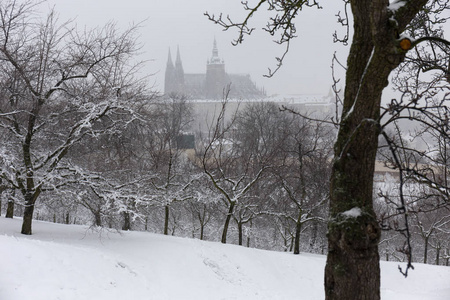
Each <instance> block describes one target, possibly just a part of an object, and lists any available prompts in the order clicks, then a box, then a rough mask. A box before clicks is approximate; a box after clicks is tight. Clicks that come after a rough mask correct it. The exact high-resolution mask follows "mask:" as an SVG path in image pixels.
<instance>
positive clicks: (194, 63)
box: [41, 0, 348, 95]
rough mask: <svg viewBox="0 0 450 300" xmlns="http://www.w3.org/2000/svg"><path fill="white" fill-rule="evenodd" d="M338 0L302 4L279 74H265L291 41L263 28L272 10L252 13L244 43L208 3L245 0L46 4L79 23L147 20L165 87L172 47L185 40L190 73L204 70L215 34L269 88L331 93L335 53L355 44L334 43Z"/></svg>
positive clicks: (146, 38) (150, 49)
mask: <svg viewBox="0 0 450 300" xmlns="http://www.w3.org/2000/svg"><path fill="white" fill-rule="evenodd" d="M335 2H338V3H324V4H326V5H328V7H327V8H324V9H321V10H318V9H316V8H308V9H305V10H304V11H302V12H301V14H300V15H299V16H298V17H297V22H296V25H297V31H298V33H297V34H298V38H296V39H295V40H294V41H293V43H292V44H291V48H290V53H289V54H288V56H287V57H286V59H285V62H284V65H283V67H282V68H281V70H280V71H279V72H278V73H277V74H276V75H275V76H274V77H273V78H271V79H267V78H264V77H263V75H264V74H267V68H268V67H270V68H274V67H275V64H276V61H275V57H276V56H280V55H281V54H282V53H283V50H284V48H283V46H279V45H276V44H275V43H273V42H272V39H273V37H271V36H270V35H268V34H267V33H265V32H263V31H262V30H261V27H264V26H265V23H266V21H267V19H268V16H269V15H268V13H267V12H266V11H263V12H262V13H261V14H259V15H258V17H255V18H253V19H252V26H253V27H256V28H257V31H255V32H254V34H253V35H252V36H250V37H246V38H245V41H244V43H243V44H242V45H239V46H236V47H235V46H232V45H231V41H232V40H233V39H234V38H236V37H237V32H236V31H235V30H234V31H227V32H224V31H222V28H221V27H219V26H218V25H215V24H213V23H212V22H211V21H209V20H208V19H207V18H206V17H205V16H204V15H203V14H204V12H206V11H208V12H210V13H211V14H212V13H214V14H216V15H218V14H219V13H220V12H223V13H224V14H225V15H226V14H230V16H231V17H232V19H234V20H236V21H240V20H242V18H243V16H244V13H245V12H244V10H243V9H242V5H241V4H240V0H189V1H187V0H127V1H124V0H95V1H92V0H49V1H48V3H46V4H43V5H42V6H41V7H42V10H43V11H45V9H49V8H50V7H52V6H54V7H55V10H56V11H57V12H58V13H59V15H60V20H61V21H65V20H67V19H74V21H75V23H77V25H78V27H79V28H84V26H86V27H88V28H91V27H96V26H103V25H104V24H105V23H107V22H108V21H111V20H114V21H116V22H117V23H118V25H119V26H120V27H122V28H127V26H129V25H130V24H132V23H140V22H142V28H141V29H140V42H141V43H143V45H144V46H143V49H142V52H143V54H142V56H141V59H144V60H148V61H149V62H148V63H147V66H146V68H145V70H146V72H148V73H155V74H154V75H153V77H151V81H152V82H154V83H155V88H156V89H157V90H159V91H161V92H162V91H163V89H164V70H165V65H166V61H167V53H168V49H169V47H170V49H171V51H172V55H173V56H175V54H176V48H177V46H179V48H180V52H181V58H182V61H183V67H184V71H185V73H204V72H205V71H206V61H207V59H208V58H210V56H211V50H212V44H213V40H214V37H215V38H216V40H217V44H218V48H219V56H220V57H221V58H222V59H224V61H225V66H226V71H227V72H228V73H248V74H250V75H251V77H252V80H253V81H255V82H256V84H257V86H258V87H264V88H265V89H266V90H267V92H268V94H269V95H271V94H277V93H278V94H322V95H325V94H327V93H328V91H329V90H330V86H331V82H332V81H331V68H330V65H331V59H332V55H333V53H334V52H335V51H337V54H338V55H339V56H340V58H341V59H342V61H343V62H345V59H346V53H347V52H348V48H345V47H343V46H342V45H340V44H334V43H333V38H332V34H333V32H334V31H335V30H339V31H340V32H341V33H344V31H343V29H342V28H341V27H340V26H339V24H337V18H336V17H335V14H336V13H337V12H338V11H339V10H342V9H343V6H342V5H341V3H340V1H335ZM330 5H332V7H329V6H330ZM342 81H343V80H342Z"/></svg>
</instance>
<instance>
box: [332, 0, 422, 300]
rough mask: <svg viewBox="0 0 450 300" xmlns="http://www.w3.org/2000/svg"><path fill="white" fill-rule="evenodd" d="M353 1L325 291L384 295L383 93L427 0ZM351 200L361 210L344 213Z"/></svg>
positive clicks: (368, 297) (372, 299)
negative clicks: (379, 160) (400, 3)
mask: <svg viewBox="0 0 450 300" xmlns="http://www.w3.org/2000/svg"><path fill="white" fill-rule="evenodd" d="M350 2H351V8H352V12H353V16H354V36H353V41H352V45H351V48H350V53H349V56H348V60H347V73H346V87H345V94H344V107H343V112H342V118H341V124H340V128H339V133H338V137H337V140H336V143H335V148H334V150H335V158H334V164H333V171H332V176H331V187H330V221H329V224H328V249H329V252H328V257H327V264H326V268H325V294H326V299H328V300H334V299H341V300H343V299H346V300H349V299H355V300H356V299H365V300H378V299H380V266H379V255H378V241H379V238H380V229H379V226H378V223H377V219H376V215H375V212H374V210H373V205H372V204H373V199H372V193H373V175H374V167H375V155H376V152H377V148H378V136H379V134H380V125H379V116H380V102H381V94H382V91H383V89H384V88H385V87H386V86H387V84H388V77H389V75H390V74H391V71H392V70H393V69H395V68H396V67H397V66H398V65H399V64H400V63H401V62H402V61H403V60H404V57H405V54H406V51H407V50H408V49H402V48H401V46H400V40H399V33H401V32H403V30H404V29H405V27H406V25H407V24H408V23H409V22H410V21H411V20H412V18H413V17H414V16H415V15H416V13H417V12H418V11H419V10H420V9H421V8H422V7H423V6H424V5H425V4H426V2H427V1H425V0H418V1H406V2H405V6H404V7H402V8H400V9H399V10H397V12H396V14H395V16H392V14H391V12H390V11H389V9H388V1H385V0H354V1H350ZM392 17H394V18H395V20H396V22H393V21H392ZM353 208H357V210H356V211H358V210H360V211H361V213H360V215H352V214H346V213H345V212H347V211H349V210H351V209H353Z"/></svg>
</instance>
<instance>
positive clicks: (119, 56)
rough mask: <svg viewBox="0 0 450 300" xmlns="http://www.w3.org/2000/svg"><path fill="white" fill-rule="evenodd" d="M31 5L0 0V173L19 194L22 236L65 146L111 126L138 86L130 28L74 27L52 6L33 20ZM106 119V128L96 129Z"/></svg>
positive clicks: (53, 182) (53, 181)
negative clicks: (2, 161) (0, 139)
mask: <svg viewBox="0 0 450 300" xmlns="http://www.w3.org/2000/svg"><path fill="white" fill-rule="evenodd" d="M33 9H34V5H33V3H32V2H31V1H26V2H20V1H15V0H8V1H3V2H2V3H1V4H0V28H1V30H0V57H1V58H0V61H1V63H0V67H1V71H2V76H1V78H2V80H1V81H2V83H1V87H2V93H3V94H4V96H2V100H3V101H2V103H1V107H0V128H1V130H4V131H6V132H8V133H9V135H10V137H11V139H10V140H9V141H8V143H7V144H6V146H4V147H7V150H6V151H8V153H9V154H10V157H11V158H12V159H11V160H10V161H8V162H7V163H6V165H7V167H3V168H2V174H1V176H2V178H3V179H4V180H5V181H7V182H8V184H10V185H11V186H13V187H14V188H15V189H17V190H19V191H20V192H21V194H22V196H23V197H24V203H25V211H24V218H23V226H22V233H23V234H31V233H32V231H31V223H32V217H33V211H34V205H35V203H36V201H37V199H38V198H39V195H40V194H41V193H42V192H43V191H45V190H48V189H53V188H55V187H56V186H59V185H60V183H58V181H62V180H63V178H62V177H60V176H59V177H58V175H57V174H58V167H59V166H60V165H61V164H62V163H63V160H64V158H65V157H66V154H67V153H68V151H69V149H70V148H71V147H72V146H73V145H75V144H76V143H78V142H79V141H80V140H82V139H83V138H84V137H85V136H88V135H91V136H98V135H100V134H101V133H102V132H105V131H112V130H114V128H115V127H116V123H115V122H113V120H114V114H115V113H117V112H120V113H124V112H126V111H128V110H129V109H128V105H127V102H128V101H129V100H130V98H132V97H133V93H132V91H133V89H134V88H136V89H137V90H139V89H138V88H137V86H136V85H137V82H138V80H137V79H134V77H133V75H134V74H135V72H134V71H135V70H136V69H135V67H134V66H132V65H131V64H129V62H130V58H131V57H132V56H133V55H135V54H136V51H137V49H138V45H137V44H136V39H135V37H134V35H135V32H136V30H137V28H136V27H133V28H131V29H129V30H126V31H124V32H119V31H118V30H117V29H116V27H115V25H114V24H108V25H106V26H105V27H103V28H98V29H94V30H91V31H84V32H78V31H76V30H75V29H74V28H71V25H70V23H63V24H59V23H58V20H57V15H56V13H55V12H54V11H51V12H50V13H49V14H48V15H47V17H46V18H44V19H43V20H39V19H36V18H35V15H34V10H33ZM124 71H127V73H123V72H124ZM125 74H126V75H128V76H125ZM106 118H109V120H111V122H110V123H109V126H107V127H106V128H105V127H103V126H98V127H97V124H100V123H101V122H102V120H103V119H106Z"/></svg>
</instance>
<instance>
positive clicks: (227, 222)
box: [221, 202, 236, 244]
mask: <svg viewBox="0 0 450 300" xmlns="http://www.w3.org/2000/svg"><path fill="white" fill-rule="evenodd" d="M235 205H236V202H231V203H230V207H229V208H228V214H227V217H226V219H225V224H224V225H223V231H222V240H221V242H222V244H226V243H227V233H228V227H229V226H230V220H231V217H232V216H233V212H234V206H235Z"/></svg>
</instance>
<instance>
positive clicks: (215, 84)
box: [205, 38, 228, 99]
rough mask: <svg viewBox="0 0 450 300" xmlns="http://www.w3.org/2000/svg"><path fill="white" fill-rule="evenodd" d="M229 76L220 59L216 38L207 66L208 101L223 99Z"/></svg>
mask: <svg viewBox="0 0 450 300" xmlns="http://www.w3.org/2000/svg"><path fill="white" fill-rule="evenodd" d="M227 84H228V82H227V75H226V73H225V63H224V62H223V60H221V59H220V57H219V50H218V48H217V42H216V39H215V38H214V43H213V50H212V56H211V59H210V60H209V61H208V63H207V65H206V81H205V85H206V86H205V91H206V98H207V99H222V97H223V92H224V89H225V88H226V86H227Z"/></svg>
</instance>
